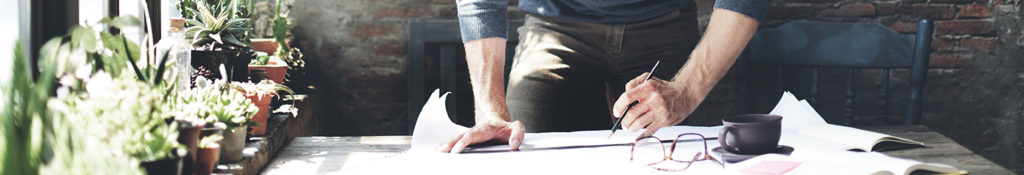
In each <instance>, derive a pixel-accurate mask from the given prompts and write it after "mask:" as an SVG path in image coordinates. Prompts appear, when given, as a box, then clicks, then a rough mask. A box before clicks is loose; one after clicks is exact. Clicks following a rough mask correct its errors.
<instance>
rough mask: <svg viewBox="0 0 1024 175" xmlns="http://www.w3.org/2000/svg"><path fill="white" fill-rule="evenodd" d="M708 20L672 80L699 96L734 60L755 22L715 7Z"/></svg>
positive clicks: (754, 29)
mask: <svg viewBox="0 0 1024 175" xmlns="http://www.w3.org/2000/svg"><path fill="white" fill-rule="evenodd" d="M709 21H710V23H709V24H708V28H707V30H705V31H707V32H705V33H704V37H703V38H702V39H701V41H700V43H699V44H697V47H696V48H694V50H693V52H692V53H691V54H690V60H689V61H688V62H687V63H686V65H685V66H684V67H683V68H682V69H680V70H679V72H678V73H676V76H675V78H673V80H672V83H673V85H674V86H675V87H677V88H682V89H685V90H687V91H689V92H692V94H698V95H700V97H701V99H703V97H705V96H707V93H708V92H710V91H711V88H713V87H714V86H715V84H717V83H718V80H720V79H722V76H724V75H725V73H726V72H728V71H729V67H732V64H733V63H735V62H736V58H737V57H739V55H740V53H741V52H742V51H743V48H745V47H746V46H747V42H749V41H750V37H752V36H753V35H754V32H755V31H756V30H757V25H758V23H757V21H755V20H754V19H753V18H750V17H747V16H744V15H743V14H740V13H737V12H733V11H729V10H723V9H715V10H714V11H713V12H712V13H711V19H710V20H709Z"/></svg>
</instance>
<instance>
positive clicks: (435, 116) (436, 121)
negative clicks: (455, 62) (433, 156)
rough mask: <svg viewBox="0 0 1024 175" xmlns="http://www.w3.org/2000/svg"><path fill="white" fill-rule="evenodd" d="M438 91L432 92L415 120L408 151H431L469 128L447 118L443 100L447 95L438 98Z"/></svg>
mask: <svg viewBox="0 0 1024 175" xmlns="http://www.w3.org/2000/svg"><path fill="white" fill-rule="evenodd" d="M440 91H441V90H440V89H437V90H434V93H431V94H430V98H429V99H427V103H426V104H424V105H423V109H422V110H420V115H419V117H417V118H416V126H415V127H414V128H413V131H412V146H411V147H410V148H409V151H423V150H426V151H433V150H434V149H436V148H437V146H438V145H440V144H441V143H443V142H446V141H448V140H449V139H452V138H453V137H455V136H456V135H458V134H461V133H463V132H466V131H468V130H469V128H467V127H465V126H462V125H458V124H455V123H454V122H452V120H451V119H450V118H448V111H447V108H446V107H445V100H446V99H447V97H448V94H449V93H445V94H444V95H441V96H440V97H438V93H440Z"/></svg>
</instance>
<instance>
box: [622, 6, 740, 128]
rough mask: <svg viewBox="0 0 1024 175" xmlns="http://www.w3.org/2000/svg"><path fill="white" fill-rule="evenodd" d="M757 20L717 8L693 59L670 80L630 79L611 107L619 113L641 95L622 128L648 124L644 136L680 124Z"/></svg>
mask: <svg viewBox="0 0 1024 175" xmlns="http://www.w3.org/2000/svg"><path fill="white" fill-rule="evenodd" d="M757 25H758V23H757V21H756V20H754V19H753V18H750V17H747V16H744V15H743V14H740V13H737V12H734V11H729V10H723V9H714V11H713V12H711V19H710V22H709V23H708V28H707V30H705V31H707V32H705V33H704V37H703V38H702V39H701V41H700V43H698V44H697V47H695V48H694V49H693V52H692V53H690V60H689V61H687V62H686V65H684V66H683V68H681V69H679V72H677V73H676V75H675V78H673V79H672V81H671V82H669V81H664V80H659V79H651V80H648V81H647V82H644V81H643V78H644V77H646V75H640V76H637V78H635V79H633V80H632V81H630V82H629V83H627V84H626V92H624V93H622V95H621V96H619V99H618V100H617V101H615V106H614V108H612V111H614V112H615V113H614V115H621V113H622V111H623V110H625V109H626V106H629V104H630V103H633V101H637V100H639V101H640V103H637V105H636V106H633V109H631V110H629V113H627V114H626V115H625V116H615V117H626V118H623V119H622V127H623V128H628V129H629V130H631V131H636V130H639V129H640V128H644V127H645V126H646V127H647V130H646V131H644V133H643V134H642V135H641V137H643V136H649V135H653V134H654V132H656V131H658V129H661V128H662V127H666V126H672V125H676V124H679V123H682V122H683V120H685V119H686V117H688V116H689V115H690V113H692V112H693V110H695V109H696V108H697V105H700V102H701V101H703V100H704V97H705V96H707V94H708V92H710V91H711V88H712V87H714V86H715V84H718V80H720V79H722V76H725V73H726V72H727V71H729V67H732V64H733V63H734V62H736V58H737V57H739V55H740V52H741V51H743V48H744V47H746V46H747V42H750V38H751V37H752V36H754V32H755V31H756V30H757Z"/></svg>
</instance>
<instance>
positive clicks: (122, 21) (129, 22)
mask: <svg viewBox="0 0 1024 175" xmlns="http://www.w3.org/2000/svg"><path fill="white" fill-rule="evenodd" d="M109 25H110V26H111V27H115V28H119V29H123V28H125V27H136V26H139V18H136V17H135V16H128V15H125V16H118V17H115V18H114V19H113V20H111V21H110V24H109Z"/></svg>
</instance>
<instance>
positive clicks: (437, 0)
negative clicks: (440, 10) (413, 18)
mask: <svg viewBox="0 0 1024 175" xmlns="http://www.w3.org/2000/svg"><path fill="white" fill-rule="evenodd" d="M402 1H419V2H427V3H431V4H454V3H455V0H402Z"/></svg>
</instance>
